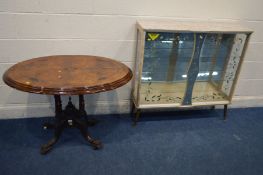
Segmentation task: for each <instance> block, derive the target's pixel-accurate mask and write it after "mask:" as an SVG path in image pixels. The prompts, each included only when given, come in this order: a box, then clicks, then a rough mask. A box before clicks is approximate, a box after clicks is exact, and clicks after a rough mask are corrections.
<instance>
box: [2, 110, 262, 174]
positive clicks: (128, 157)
mask: <svg viewBox="0 0 263 175" xmlns="http://www.w3.org/2000/svg"><path fill="white" fill-rule="evenodd" d="M262 114H263V108H246V109H229V111H228V120H227V121H226V122H224V121H223V120H222V119H223V116H222V115H223V110H222V109H216V110H194V111H177V112H155V113H149V112H144V113H142V120H141V121H140V123H138V125H137V126H136V127H132V126H131V121H130V117H129V116H128V115H106V116H95V118H97V119H99V120H100V123H99V124H98V125H96V126H95V127H92V128H90V132H91V133H92V134H93V136H94V137H96V138H99V139H101V140H102V141H103V143H104V148H103V149H102V150H98V151H96V150H93V149H92V148H91V147H89V146H88V145H87V143H86V142H85V141H84V139H83V138H82V137H81V135H80V133H79V132H78V130H76V129H67V130H65V132H64V133H63V135H62V137H61V139H60V140H59V142H58V143H57V145H56V146H55V148H54V149H53V150H52V151H51V152H50V153H49V154H48V155H45V156H43V155H40V154H39V147H40V145H41V144H43V143H45V142H46V141H47V140H48V139H49V138H50V137H51V136H52V131H51V130H43V129H42V128H41V126H42V123H43V122H44V121H50V120H52V119H53V118H51V117H46V118H28V119H13V120H0V134H1V135H0V174H1V175H18V174H19V175H21V174H26V175H30V174H33V175H44V174H48V175H52V174H55V175H60V174H61V175H62V174H63V175H67V174H76V175H82V174H83V175H88V174H91V175H104V174H107V175H174V174H176V175H192V174H193V175H199V174H200V175H205V174H209V175H214V174H218V175H223V174H226V175H259V174H263V116H262Z"/></svg>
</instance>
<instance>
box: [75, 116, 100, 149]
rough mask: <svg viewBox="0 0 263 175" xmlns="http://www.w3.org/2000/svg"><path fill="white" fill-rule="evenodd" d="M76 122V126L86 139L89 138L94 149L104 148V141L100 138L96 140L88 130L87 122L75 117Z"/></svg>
mask: <svg viewBox="0 0 263 175" xmlns="http://www.w3.org/2000/svg"><path fill="white" fill-rule="evenodd" d="M75 124H76V127H77V128H78V129H79V130H80V132H81V134H82V136H83V137H84V138H85V140H87V141H88V142H89V143H90V144H91V146H92V147H93V148H94V149H101V148H102V143H101V142H100V141H99V140H95V139H93V138H92V137H91V136H90V134H89V132H88V131H87V124H86V122H84V121H82V120H81V119H79V118H77V119H75Z"/></svg>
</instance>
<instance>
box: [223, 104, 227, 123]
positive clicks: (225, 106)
mask: <svg viewBox="0 0 263 175" xmlns="http://www.w3.org/2000/svg"><path fill="white" fill-rule="evenodd" d="M226 118H227V105H224V121H226Z"/></svg>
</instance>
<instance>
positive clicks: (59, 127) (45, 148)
mask: <svg viewBox="0 0 263 175" xmlns="http://www.w3.org/2000/svg"><path fill="white" fill-rule="evenodd" d="M54 97H55V113H56V116H55V117H56V122H55V124H51V123H45V124H44V129H54V130H55V131H54V137H53V138H52V139H51V140H49V142H48V143H47V144H44V145H42V146H41V149H40V153H41V154H46V153H48V152H49V151H50V150H51V149H52V146H53V145H54V144H55V143H56V142H57V141H58V139H59V137H60V135H61V133H62V131H63V129H64V127H65V123H66V120H62V119H61V117H62V104H61V98H60V96H59V95H55V96H54Z"/></svg>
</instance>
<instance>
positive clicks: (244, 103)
mask: <svg viewBox="0 0 263 175" xmlns="http://www.w3.org/2000/svg"><path fill="white" fill-rule="evenodd" d="M75 104H76V105H78V104H77V103H75ZM222 107H223V106H220V105H219V106H216V108H219V109H220V108H222ZM229 107H230V108H246V107H263V96H260V97H255V96H246V97H240V96H235V97H234V98H233V102H232V104H231V105H229ZM86 110H87V113H88V114H91V115H99V114H118V113H119V114H128V113H129V112H130V101H129V100H123V101H120V102H118V103H116V102H112V103H110V102H107V101H105V102H103V101H101V102H97V103H96V104H91V105H87V106H86ZM47 116H54V107H53V104H50V103H38V104H37V103H36V104H30V105H19V104H14V105H8V106H0V119H15V118H37V117H47Z"/></svg>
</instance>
